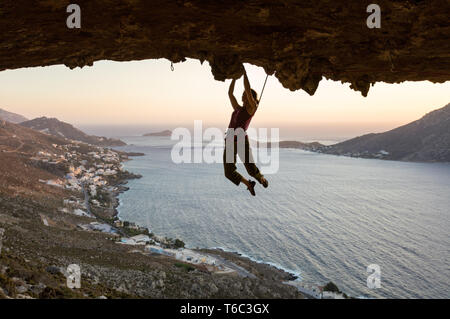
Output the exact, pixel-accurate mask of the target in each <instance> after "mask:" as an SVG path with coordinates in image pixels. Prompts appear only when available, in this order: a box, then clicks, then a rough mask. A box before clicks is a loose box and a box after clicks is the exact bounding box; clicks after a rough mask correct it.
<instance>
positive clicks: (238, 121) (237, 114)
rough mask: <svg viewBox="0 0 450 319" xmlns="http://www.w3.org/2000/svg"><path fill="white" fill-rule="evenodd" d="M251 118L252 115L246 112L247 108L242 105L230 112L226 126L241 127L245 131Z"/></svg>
mask: <svg viewBox="0 0 450 319" xmlns="http://www.w3.org/2000/svg"><path fill="white" fill-rule="evenodd" d="M252 118H253V115H250V114H248V112H247V110H246V109H245V108H244V107H239V108H237V109H235V110H234V111H233V113H232V114H231V120H230V124H228V128H234V129H237V128H239V127H240V128H242V129H243V130H244V131H247V129H248V126H249V125H250V122H251V120H252Z"/></svg>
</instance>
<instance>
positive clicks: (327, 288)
mask: <svg viewBox="0 0 450 319" xmlns="http://www.w3.org/2000/svg"><path fill="white" fill-rule="evenodd" d="M323 291H330V292H336V293H340V292H341V291H340V290H339V288H338V287H337V286H336V285H335V284H334V283H333V282H331V281H330V282H329V283H327V284H326V285H325V287H323Z"/></svg>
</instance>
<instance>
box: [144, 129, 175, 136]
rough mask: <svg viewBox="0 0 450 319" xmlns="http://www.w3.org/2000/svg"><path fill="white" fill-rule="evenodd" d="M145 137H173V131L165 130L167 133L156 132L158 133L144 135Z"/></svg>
mask: <svg viewBox="0 0 450 319" xmlns="http://www.w3.org/2000/svg"><path fill="white" fill-rule="evenodd" d="M143 136H172V131H171V130H165V131H161V132H156V133H147V134H144V135H143Z"/></svg>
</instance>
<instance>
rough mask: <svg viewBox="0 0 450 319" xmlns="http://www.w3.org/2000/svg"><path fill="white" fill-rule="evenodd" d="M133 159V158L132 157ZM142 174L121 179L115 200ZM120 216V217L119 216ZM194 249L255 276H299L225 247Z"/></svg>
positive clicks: (283, 277)
mask: <svg viewBox="0 0 450 319" xmlns="http://www.w3.org/2000/svg"><path fill="white" fill-rule="evenodd" d="M126 154H127V155H128V156H132V155H131V154H134V153H126ZM130 160H132V159H130ZM131 174H132V175H134V174H133V173H131ZM141 177H142V176H140V175H138V176H136V177H134V176H133V177H131V178H128V179H124V180H122V181H120V182H119V183H118V184H116V185H114V186H119V187H120V190H118V191H117V192H116V193H115V202H116V203H118V202H119V201H118V196H119V195H120V194H121V193H123V192H125V191H128V190H129V187H126V186H123V185H125V184H126V183H127V182H128V180H129V179H133V178H141ZM117 207H118V205H117V206H115V215H114V217H117V216H118V213H119V212H118V211H117ZM117 218H118V217H117ZM181 240H182V239H181ZM192 250H194V251H198V252H202V253H207V254H209V255H214V256H217V257H220V258H224V259H225V260H226V261H230V262H233V263H234V264H236V265H238V266H240V267H245V268H246V269H251V271H250V272H251V273H252V274H253V275H255V276H259V277H264V276H268V275H270V276H272V277H273V278H276V280H278V281H280V283H281V282H284V281H294V280H296V279H298V276H297V275H296V274H294V273H290V272H288V271H286V270H284V269H281V268H280V267H276V266H274V265H271V264H269V263H266V262H260V261H254V260H252V259H250V258H248V257H244V256H243V255H242V254H240V253H239V252H231V251H225V250H223V249H220V248H211V249H209V248H197V249H192Z"/></svg>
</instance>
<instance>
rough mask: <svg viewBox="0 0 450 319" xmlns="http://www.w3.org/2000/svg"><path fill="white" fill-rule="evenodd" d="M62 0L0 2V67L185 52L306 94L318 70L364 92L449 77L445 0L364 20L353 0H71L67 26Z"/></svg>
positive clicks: (408, 4)
mask: <svg viewBox="0 0 450 319" xmlns="http://www.w3.org/2000/svg"><path fill="white" fill-rule="evenodd" d="M69 3H70V2H69V1H68V0H54V1H35V2H33V3H30V2H29V1H25V0H14V1H13V0H5V1H2V2H1V3H0V30H2V35H1V41H0V70H5V69H14V68H21V67H31V66H46V65H53V64H65V65H67V66H68V67H70V68H74V67H83V66H85V65H92V63H93V62H94V61H98V60H105V59H107V60H115V61H129V60H142V59H157V58H167V59H169V60H171V61H173V62H180V61H184V60H185V58H193V59H198V60H200V61H202V62H203V61H208V62H209V63H210V65H211V68H212V73H213V75H214V78H215V79H216V80H221V81H223V80H225V79H227V78H236V77H239V76H240V75H241V73H242V67H241V65H242V63H251V64H254V65H257V66H261V67H263V68H264V69H265V71H266V72H267V73H268V74H275V76H276V77H277V78H278V80H279V81H280V82H281V83H282V84H283V86H284V87H286V88H288V89H290V90H298V89H303V90H305V91H306V92H308V93H309V94H311V95H312V94H314V92H315V91H316V89H317V87H318V84H319V82H320V80H321V79H322V78H323V77H325V78H327V79H332V80H336V81H342V82H347V83H351V87H352V88H353V89H355V90H358V91H361V93H362V94H363V95H367V93H368V90H369V87H370V85H371V84H374V83H375V82H378V81H383V82H388V83H396V82H402V81H406V80H409V81H420V80H430V81H433V82H444V81H447V80H449V79H450V55H449V52H450V42H449V41H448V35H449V33H450V23H449V19H448V15H449V12H450V3H449V2H448V1H447V0H429V1H420V0H396V1H391V0H389V1H388V0H379V1H377V4H378V5H379V6H380V8H381V28H372V29H370V28H368V27H367V24H366V20H367V17H368V16H369V15H370V13H367V5H368V4H369V3H370V2H368V1H360V0H349V1H331V0H302V1H299V0H282V1H273V0H253V1H236V0H227V1H203V0H164V1H163V0H153V1H143V0H102V1H100V0H79V1H77V4H79V6H80V8H81V28H80V29H69V28H67V26H66V18H67V17H68V16H69V13H66V8H67V6H68V5H69Z"/></svg>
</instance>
